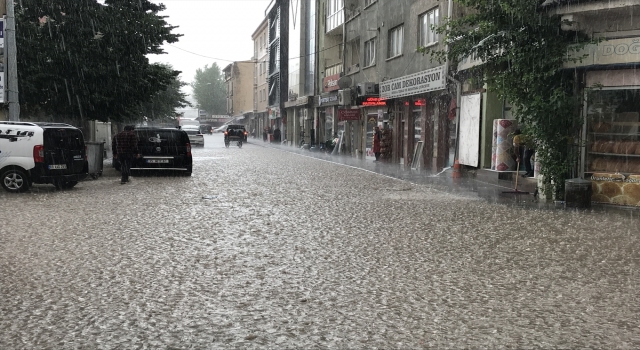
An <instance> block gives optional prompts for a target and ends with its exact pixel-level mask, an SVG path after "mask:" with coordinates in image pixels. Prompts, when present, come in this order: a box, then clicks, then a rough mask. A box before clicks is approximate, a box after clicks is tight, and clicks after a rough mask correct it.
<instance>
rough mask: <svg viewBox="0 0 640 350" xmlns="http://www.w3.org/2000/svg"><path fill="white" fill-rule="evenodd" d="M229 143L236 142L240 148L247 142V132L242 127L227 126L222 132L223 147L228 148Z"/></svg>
mask: <svg viewBox="0 0 640 350" xmlns="http://www.w3.org/2000/svg"><path fill="white" fill-rule="evenodd" d="M231 141H236V142H238V147H242V143H243V142H247V130H246V129H245V128H244V125H228V126H227V130H225V132H224V145H225V146H226V147H229V144H230V143H231Z"/></svg>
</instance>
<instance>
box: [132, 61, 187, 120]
mask: <svg viewBox="0 0 640 350" xmlns="http://www.w3.org/2000/svg"><path fill="white" fill-rule="evenodd" d="M163 66H164V67H165V69H167V70H172V67H171V66H170V65H163ZM186 85H187V83H185V82H182V81H180V80H179V79H178V78H174V79H173V80H172V81H171V83H170V84H169V85H167V86H166V88H165V89H163V90H160V91H158V92H156V93H155V94H154V95H153V96H152V98H151V100H150V101H148V102H145V103H142V104H141V105H140V106H139V112H138V115H140V116H141V117H142V118H143V119H144V120H154V121H169V120H173V119H175V115H176V112H175V110H176V108H184V107H187V106H190V105H191V104H190V103H189V102H188V101H187V95H186V94H185V93H184V92H182V90H181V89H182V87H183V86H186Z"/></svg>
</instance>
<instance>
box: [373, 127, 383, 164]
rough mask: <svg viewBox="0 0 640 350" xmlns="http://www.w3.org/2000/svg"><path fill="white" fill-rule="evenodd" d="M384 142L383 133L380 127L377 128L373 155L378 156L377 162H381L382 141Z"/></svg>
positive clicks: (374, 134) (374, 135)
mask: <svg viewBox="0 0 640 350" xmlns="http://www.w3.org/2000/svg"><path fill="white" fill-rule="evenodd" d="M381 140H382V132H381V131H380V127H379V126H376V128H375V130H374V131H373V153H374V154H375V155H376V160H375V161H376V162H377V161H379V160H380V141H381Z"/></svg>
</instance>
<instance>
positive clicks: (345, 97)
mask: <svg viewBox="0 0 640 350" xmlns="http://www.w3.org/2000/svg"><path fill="white" fill-rule="evenodd" d="M338 104H339V105H340V106H349V105H351V89H344V90H338Z"/></svg>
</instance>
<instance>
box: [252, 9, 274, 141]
mask: <svg viewBox="0 0 640 350" xmlns="http://www.w3.org/2000/svg"><path fill="white" fill-rule="evenodd" d="M268 34H269V33H268V30H267V19H266V18H265V19H264V20H263V21H262V23H260V25H259V26H258V28H257V29H256V31H255V32H254V33H253V35H251V39H252V40H253V52H254V54H253V57H254V61H255V65H254V69H253V81H254V86H253V119H252V120H251V122H250V124H251V125H250V128H249V130H250V131H251V132H252V133H253V135H252V136H254V137H256V138H259V137H262V131H263V130H265V128H267V127H269V126H270V122H269V113H268V110H267V107H268V106H269V104H268V101H267V99H268V94H269V84H268V81H267V74H268V66H269V55H268V51H269V50H268V47H269V39H268Z"/></svg>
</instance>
